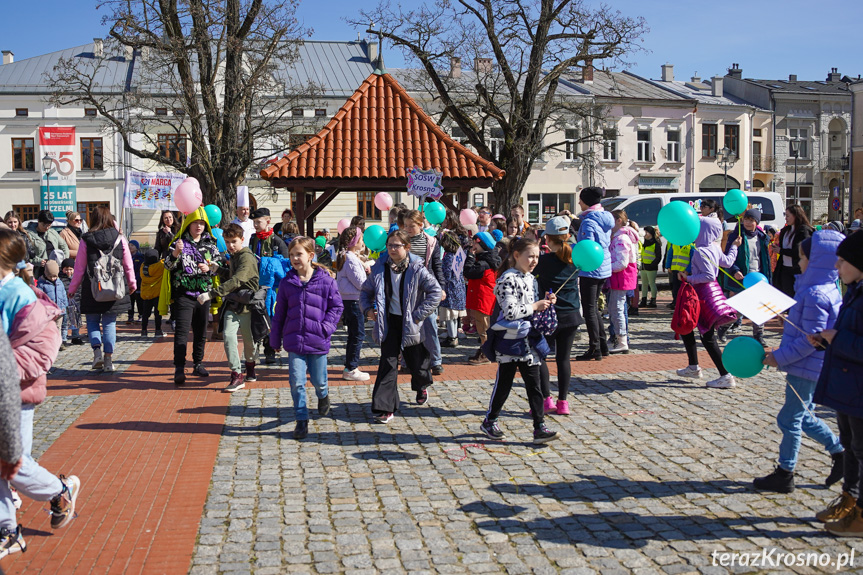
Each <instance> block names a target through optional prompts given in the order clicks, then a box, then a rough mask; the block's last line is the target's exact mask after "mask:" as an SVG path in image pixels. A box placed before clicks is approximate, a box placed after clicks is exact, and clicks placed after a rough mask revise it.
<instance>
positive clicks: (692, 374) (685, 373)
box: [677, 365, 702, 379]
mask: <svg viewBox="0 0 863 575" xmlns="http://www.w3.org/2000/svg"><path fill="white" fill-rule="evenodd" d="M677 375H679V376H680V377H688V378H690V379H701V375H702V373H701V367H699V366H697V365H688V366H686V367H684V368H683V369H678V370H677Z"/></svg>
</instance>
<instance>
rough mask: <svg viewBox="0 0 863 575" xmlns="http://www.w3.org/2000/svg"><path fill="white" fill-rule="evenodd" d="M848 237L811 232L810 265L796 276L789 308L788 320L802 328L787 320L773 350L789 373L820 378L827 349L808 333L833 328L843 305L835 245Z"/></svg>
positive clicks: (826, 232) (785, 370)
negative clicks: (838, 286)
mask: <svg viewBox="0 0 863 575" xmlns="http://www.w3.org/2000/svg"><path fill="white" fill-rule="evenodd" d="M844 238H845V236H843V235H842V234H840V233H839V232H836V231H833V230H824V231H820V232H815V234H814V235H813V236H812V251H811V252H810V253H809V255H810V258H809V267H808V268H806V271H805V272H803V273H802V274H800V275H798V276H797V280H796V282H795V284H794V299H795V300H797V303H796V304H794V305H793V306H792V307H791V309H790V310H788V321H789V322H790V323H793V324H794V325H796V326H798V327H800V328H802V329H803V331H805V332H806V333H803V332H801V331H800V330H799V329H796V328H794V327H792V326H791V325H788V324H787V323H786V324H785V330H784V331H783V333H782V343H781V344H780V345H779V348H778V349H776V350H774V351H773V357H774V358H776V363H778V364H779V369H781V370H782V371H784V372H786V373H788V374H790V375H796V376H797V377H802V378H803V379H808V380H810V381H818V375H819V374H820V373H821V366H822V365H823V363H824V351H823V350H819V349H816V348H815V347H813V346H812V344H811V343H809V341H808V340H807V339H806V334H816V333H821V332H822V331H824V330H825V329H833V324H834V323H836V318H837V317H838V316H839V307H840V306H841V305H842V296H841V295H840V294H839V289H838V288H837V287H836V280H837V279H838V278H839V272H837V271H836V268H835V265H836V248H837V247H839V244H840V243H841V242H842V240H843V239H844Z"/></svg>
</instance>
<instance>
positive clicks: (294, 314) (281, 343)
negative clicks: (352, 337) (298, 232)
mask: <svg viewBox="0 0 863 575" xmlns="http://www.w3.org/2000/svg"><path fill="white" fill-rule="evenodd" d="M288 253H289V254H290V258H291V265H292V266H293V269H291V271H289V272H288V275H286V276H285V278H284V279H283V280H282V281H281V283H280V284H279V295H278V299H277V300H276V311H275V313H274V315H273V324H272V331H271V332H270V346H271V347H272V348H273V349H274V350H275V351H276V352H278V351H280V350H281V348H283V347H284V348H285V351H286V352H288V375H289V380H290V384H291V398H292V399H293V401H294V411H295V413H296V420H297V424H296V427H295V428H294V434H293V435H294V439H305V437H306V436H307V435H308V433H309V409H308V407H307V406H306V373H308V375H309V379H311V381H312V385H313V386H314V387H315V394H316V395H317V396H318V414H319V415H320V416H324V415H327V414H328V413H329V412H330V396H329V389H328V388H327V354H328V353H329V352H330V338H331V337H332V336H333V333H335V331H336V326H337V325H338V322H339V318H340V317H341V315H342V310H343V309H344V305H343V304H342V296H340V295H339V288H338V286H337V285H336V280H334V279H333V276H331V275H330V272H329V271H327V270H326V268H324V267H323V266H321V265H319V264H316V263H314V262H313V261H312V260H313V259H314V257H315V242H314V241H313V240H312V239H311V238H307V237H300V238H294V239H293V240H292V241H291V243H290V245H289V246H288Z"/></svg>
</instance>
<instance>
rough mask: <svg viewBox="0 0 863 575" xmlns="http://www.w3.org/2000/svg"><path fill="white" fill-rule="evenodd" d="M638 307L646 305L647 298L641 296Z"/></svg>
mask: <svg viewBox="0 0 863 575" xmlns="http://www.w3.org/2000/svg"><path fill="white" fill-rule="evenodd" d="M638 307H647V298H646V297H643V298H641V303H640V304H638Z"/></svg>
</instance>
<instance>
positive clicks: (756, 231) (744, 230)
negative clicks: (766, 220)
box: [743, 228, 758, 238]
mask: <svg viewBox="0 0 863 575" xmlns="http://www.w3.org/2000/svg"><path fill="white" fill-rule="evenodd" d="M743 233H744V235H746V237H747V238H754V237H755V236H757V235H758V228H755V229H754V230H752V231H751V232H750V231H749V230H747V229H746V228H743Z"/></svg>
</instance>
